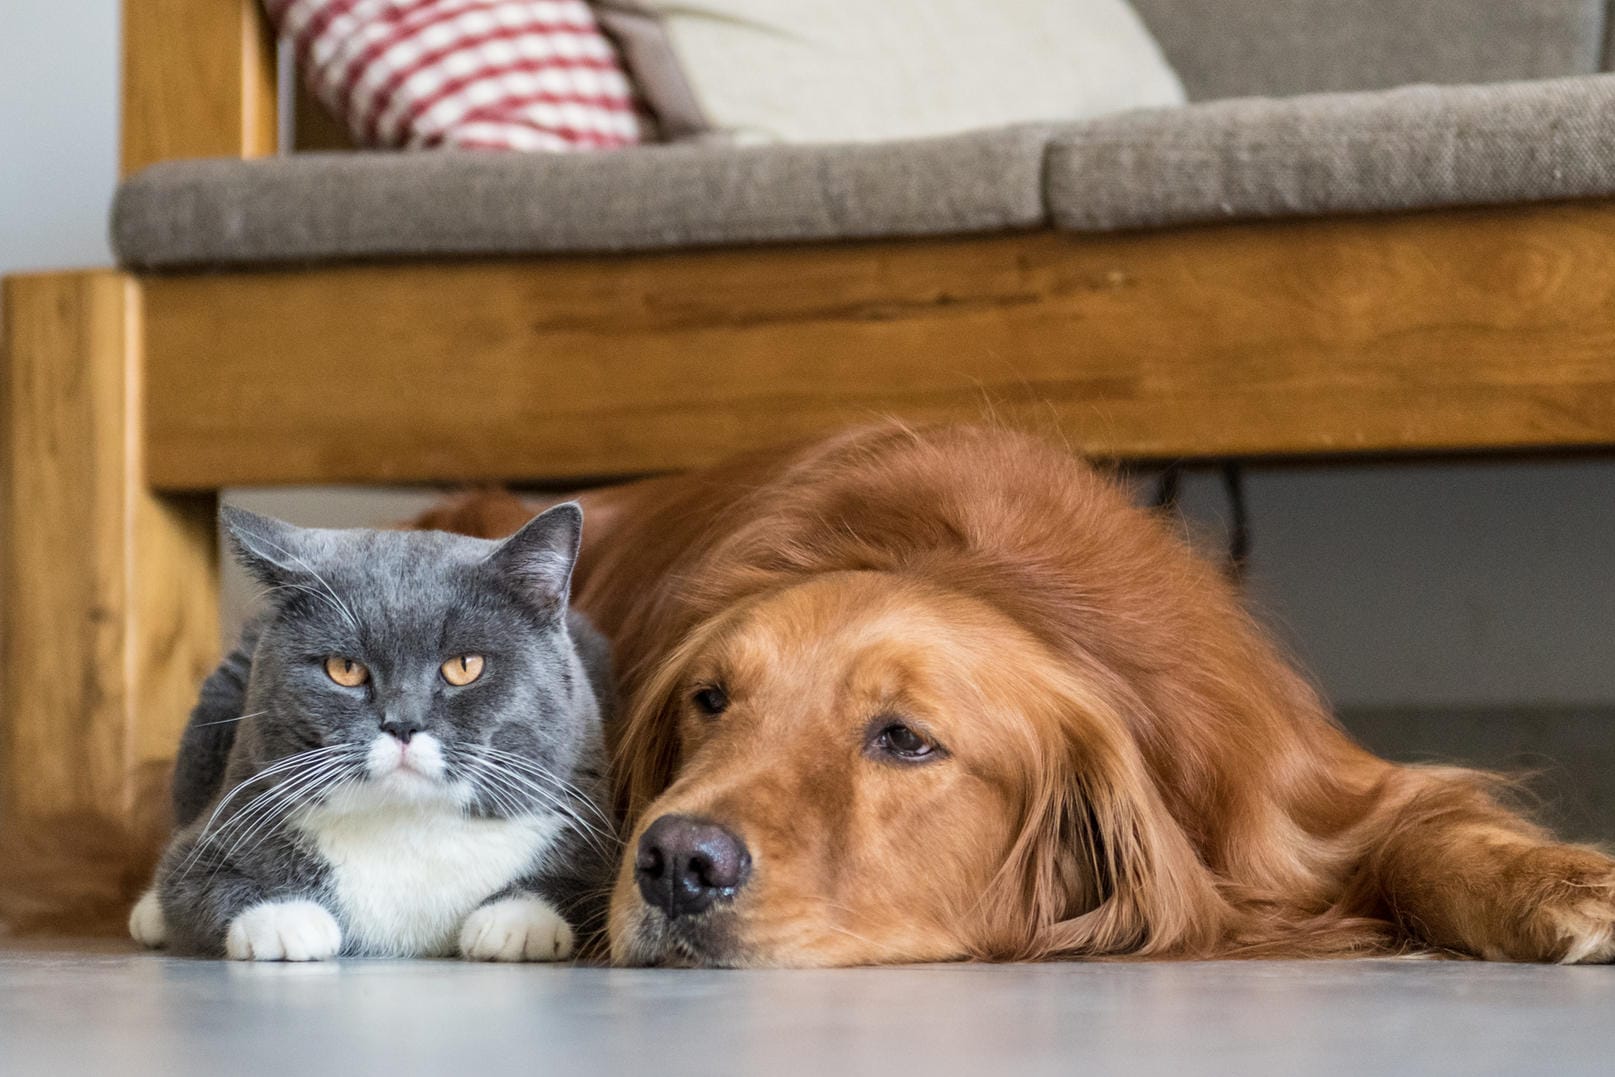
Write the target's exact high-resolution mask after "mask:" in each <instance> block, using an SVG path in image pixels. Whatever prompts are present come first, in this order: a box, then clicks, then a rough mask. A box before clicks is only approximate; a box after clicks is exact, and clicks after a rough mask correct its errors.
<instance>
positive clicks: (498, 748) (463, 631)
mask: <svg viewBox="0 0 1615 1077" xmlns="http://www.w3.org/2000/svg"><path fill="white" fill-rule="evenodd" d="M221 521H222V524H223V526H224V529H225V532H226V534H227V535H228V536H229V538H230V541H231V544H232V546H233V547H234V549H235V552H236V556H237V558H238V559H239V560H240V561H241V563H242V564H243V565H244V566H245V567H246V568H247V569H248V570H249V571H250V572H251V573H252V574H253V575H254V576H255V577H257V579H258V580H259V581H261V582H262V583H263V584H264V585H265V586H266V587H267V588H268V589H269V591H268V598H269V602H268V609H267V610H266V611H265V613H264V614H263V615H262V616H260V617H259V618H258V619H256V620H255V621H254V622H253V623H251V624H250V625H248V627H247V629H246V631H245V632H244V633H243V637H242V640H241V644H240V646H239V647H238V648H237V649H236V651H235V652H234V653H233V654H231V655H230V656H229V658H227V659H226V660H225V661H224V662H223V663H222V664H221V665H220V666H219V668H218V669H217V670H216V671H215V672H214V673H213V675H212V676H211V677H209V678H208V680H207V683H206V684H205V685H203V688H202V694H201V700H200V702H199V703H198V704H197V706H196V709H195V710H194V711H193V712H192V714H191V720H190V724H189V726H188V727H187V728H186V730H185V735H184V737H183V739H182V741H181V745H180V751H179V758H178V762H177V764H176V773H175V780H174V810H175V826H176V830H175V834H174V837H173V839H172V840H171V842H170V844H169V847H168V849H167V851H166V852H165V853H164V855H163V858H162V861H161V863H160V864H159V866H158V869H157V880H156V883H155V885H154V886H153V887H152V890H151V891H150V892H148V893H147V894H146V896H145V897H144V898H142V899H141V901H140V903H139V904H138V905H137V906H136V907H135V910H134V912H133V914H132V915H131V917H130V923H129V930H130V933H131V934H132V935H133V936H134V937H135V939H136V940H137V941H139V942H141V943H144V944H146V945H149V946H162V945H166V946H169V947H171V948H172V949H174V950H176V951H178V952H183V953H191V954H205V955H215V956H216V955H221V954H222V955H227V956H229V957H232V958H240V959H251V960H271V961H272V960H287V961H306V960H319V959H322V958H328V957H333V956H336V955H338V954H363V955H378V956H379V955H395V956H426V955H448V954H454V953H459V954H461V955H463V956H465V957H468V958H475V959H484V960H499V961H524V960H525V961H545V960H555V959H560V958H565V957H567V956H568V955H569V954H570V953H571V952H572V950H573V946H574V937H575V936H574V932H575V930H577V931H588V930H593V929H597V928H598V926H599V920H600V919H601V918H602V913H603V906H604V901H605V896H604V895H605V892H606V890H607V888H608V886H609V880H610V877H611V872H612V868H613V865H614V862H615V849H614V848H612V847H611V843H612V841H613V840H614V839H613V838H612V836H611V831H612V827H611V825H610V823H609V821H608V818H607V815H606V808H605V805H606V790H605V776H604V749H603V746H602V729H601V726H602V721H603V720H604V717H605V716H604V714H603V711H604V710H605V709H606V707H607V705H608V703H609V701H610V699H611V693H612V688H611V685H610V677H609V670H608V665H609V658H608V654H609V648H608V647H607V645H606V643H605V641H604V640H603V639H602V638H601V637H600V636H599V635H598V634H597V633H596V632H595V631H594V630H593V629H592V628H591V627H589V625H588V624H587V622H585V621H584V620H583V618H582V617H581V616H580V615H578V614H575V613H570V612H569V611H568V610H567V595H568V587H569V584H570V581H571V575H572V566H573V562H574V560H575V559H576V556H577V550H578V542H579V538H580V536H581V531H582V522H583V514H582V511H581V510H580V509H579V508H578V506H577V505H575V504H566V505H559V506H557V507H555V508H552V509H550V510H549V511H548V512H545V513H544V514H543V515H541V516H539V517H537V518H536V519H534V520H533V521H531V522H530V523H528V524H527V526H526V527H524V528H522V530H521V531H519V532H517V533H516V534H515V535H513V536H511V537H510V538H508V539H506V540H504V541H503V542H490V541H485V540H482V539H473V538H467V537H464V536H459V535H450V534H445V533H442V532H422V531H416V532H407V531H328V530H310V529H305V528H299V527H293V526H292V525H290V524H286V523H282V522H281V521H278V520H272V519H269V518H267V517H263V516H257V515H254V514H252V513H249V512H244V511H242V510H239V509H225V510H224V511H223V512H222V513H221Z"/></svg>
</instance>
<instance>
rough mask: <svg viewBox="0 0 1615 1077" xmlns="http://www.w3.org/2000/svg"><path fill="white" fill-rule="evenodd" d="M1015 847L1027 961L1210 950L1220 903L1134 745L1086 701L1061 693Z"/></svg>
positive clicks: (1107, 711) (1222, 917)
mask: <svg viewBox="0 0 1615 1077" xmlns="http://www.w3.org/2000/svg"><path fill="white" fill-rule="evenodd" d="M1060 695H1061V696H1062V697H1063V698H1061V700H1060V710H1061V712H1062V713H1060V714H1059V715H1058V716H1057V717H1056V718H1055V720H1054V724H1055V729H1056V737H1057V739H1058V741H1059V742H1060V744H1059V746H1058V747H1057V748H1055V749H1054V750H1052V751H1045V752H1043V753H1042V755H1043V758H1042V759H1041V760H1040V763H1039V766H1038V770H1039V773H1038V774H1037V775H1035V776H1034V777H1033V779H1032V781H1033V793H1032V796H1031V798H1030V805H1031V806H1030V809H1029V816H1028V818H1027V820H1026V824H1025V829H1024V831H1023V834H1022V836H1021V841H1020V842H1019V843H1018V844H1017V847H1016V855H1015V861H1016V870H1018V871H1019V872H1020V873H1021V875H1022V878H1023V879H1024V880H1025V883H1024V888H1023V891H1022V894H1023V898H1024V900H1026V901H1027V902H1029V904H1030V906H1031V908H1030V910H1028V911H1030V913H1031V916H1030V917H1029V921H1030V925H1031V927H1032V930H1033V931H1034V932H1035V935H1034V936H1033V937H1032V938H1030V939H1029V940H1027V943H1026V949H1027V950H1028V951H1029V953H1028V955H1027V956H1032V957H1057V956H1082V955H1094V956H1098V955H1124V954H1132V955H1139V956H1145V955H1167V954H1171V955H1178V956H1187V955H1192V954H1194V953H1197V952H1201V951H1209V949H1210V947H1211V946H1212V944H1213V943H1214V942H1215V940H1216V939H1217V938H1218V937H1219V936H1220V934H1221V932H1222V930H1223V927H1224V925H1225V924H1226V922H1227V912H1228V905H1227V903H1226V901H1225V900H1224V898H1223V897H1222V895H1221V894H1219V893H1218V891H1217V889H1216V886H1215V885H1214V883H1213V880H1212V876H1211V873H1210V871H1209V870H1208V869H1207V868H1206V867H1205V865H1204V864H1203V863H1202V862H1201V860H1200V858H1199V857H1198V856H1197V855H1196V854H1195V851H1194V848H1193V846H1192V845H1191V844H1190V842H1189V839H1188V837H1187V836H1186V835H1185V834H1184V832H1183V830H1182V828H1181V827H1179V826H1178V824H1177V822H1176V820H1174V819H1173V818H1172V816H1171V813H1170V812H1169V811H1168V810H1167V808H1166V805H1165V803H1164V802H1163V801H1162V800H1161V797H1160V794H1159V792H1158V791H1157V790H1156V788H1155V784H1154V782H1153V780H1152V779H1151V777H1150V774H1149V772H1148V769H1147V768H1146V767H1145V765H1144V760H1143V758H1142V756H1141V754H1140V753H1139V750H1138V746H1137V745H1136V744H1135V743H1134V742H1133V739H1132V735H1131V733H1130V732H1129V731H1128V729H1127V727H1126V726H1125V725H1124V724H1123V723H1122V721H1121V720H1120V717H1119V716H1118V715H1117V714H1116V712H1115V711H1114V709H1112V708H1110V707H1108V706H1106V705H1105V704H1104V703H1103V702H1102V701H1101V700H1099V699H1097V698H1096V697H1095V696H1094V695H1093V694H1091V693H1086V692H1083V691H1081V690H1080V689H1075V688H1068V690H1066V691H1064V692H1062V693H1060Z"/></svg>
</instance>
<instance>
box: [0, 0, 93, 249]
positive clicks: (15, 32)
mask: <svg viewBox="0 0 1615 1077" xmlns="http://www.w3.org/2000/svg"><path fill="white" fill-rule="evenodd" d="M3 10H4V16H3V21H0V273H13V272H16V271H19V270H27V269H60V268H69V267H85V266H95V265H106V264H107V263H108V261H109V260H110V258H111V255H110V254H109V253H108V250H107V238H106V209H107V205H108V204H109V202H110V200H111V198H112V190H113V184H114V182H115V181H116V177H117V172H118V154H117V146H118V0H6V2H5V4H4V9H3Z"/></svg>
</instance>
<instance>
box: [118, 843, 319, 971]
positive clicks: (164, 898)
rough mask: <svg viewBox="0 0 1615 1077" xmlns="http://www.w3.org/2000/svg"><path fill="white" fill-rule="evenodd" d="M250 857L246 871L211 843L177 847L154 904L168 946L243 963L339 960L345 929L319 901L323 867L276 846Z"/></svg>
mask: <svg viewBox="0 0 1615 1077" xmlns="http://www.w3.org/2000/svg"><path fill="white" fill-rule="evenodd" d="M251 852H252V854H253V855H252V856H251V857H249V858H248V862H246V863H243V862H242V861H241V860H239V859H237V858H235V857H232V856H231V855H230V854H229V853H227V852H221V851H220V850H218V849H216V848H214V847H212V846H211V845H210V843H208V842H207V841H206V840H205V839H202V840H201V842H200V848H198V840H197V839H196V837H195V836H194V835H185V836H183V837H182V838H181V839H180V840H178V841H176V842H175V843H174V845H173V847H171V848H170V849H169V851H168V854H167V855H166V856H164V858H163V864H162V865H161V867H160V868H159V869H158V875H159V878H160V879H161V883H160V885H159V887H158V896H159V901H158V902H156V903H154V904H156V905H157V909H156V911H157V913H158V915H159V916H160V917H161V920H162V923H163V926H164V934H165V935H166V937H167V939H168V941H169V943H170V945H172V946H173V947H174V949H175V950H177V951H179V952H181V953H194V954H205V955H209V956H224V957H229V958H233V959H235V960H237V961H323V960H326V959H328V958H332V957H336V956H337V955H338V954H339V953H341V952H342V942H343V939H342V928H341V925H339V924H338V923H337V920H336V917H335V916H333V915H332V914H331V912H330V910H328V909H327V908H326V907H325V906H324V905H322V904H321V903H320V902H319V901H318V900H316V895H318V894H319V893H320V892H321V890H322V887H321V885H320V881H319V875H318V868H317V865H315V864H314V863H313V862H312V861H311V860H309V859H308V858H307V857H306V856H304V855H302V854H301V853H300V851H298V850H297V849H296V848H295V846H292V845H290V844H288V843H282V842H279V841H276V840H274V839H271V840H269V841H266V842H263V843H261V844H254V845H253V846H252V847H251ZM144 904H145V902H142V905H144ZM138 911H139V910H138V908H137V912H138ZM135 927H136V925H135V921H134V919H133V918H131V921H130V928H131V931H132V932H133V931H134V930H135ZM136 937H137V938H138V937H139V936H138V935H137V936H136Z"/></svg>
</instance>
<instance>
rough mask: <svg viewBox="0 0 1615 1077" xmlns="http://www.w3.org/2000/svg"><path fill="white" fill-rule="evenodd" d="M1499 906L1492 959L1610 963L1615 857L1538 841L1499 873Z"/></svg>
mask: <svg viewBox="0 0 1615 1077" xmlns="http://www.w3.org/2000/svg"><path fill="white" fill-rule="evenodd" d="M1502 878H1503V885H1504V890H1503V893H1504V895H1506V898H1505V900H1504V902H1503V903H1502V906H1501V907H1502V909H1503V910H1505V911H1506V910H1514V911H1513V912H1512V913H1511V914H1510V915H1505V916H1499V917H1497V918H1496V921H1497V927H1496V928H1495V929H1494V930H1493V941H1492V944H1491V945H1490V946H1483V947H1480V948H1478V949H1479V952H1480V954H1481V956H1483V957H1486V958H1489V959H1492V960H1508V961H1552V962H1557V963H1559V964H1562V965H1590V964H1607V963H1609V962H1611V961H1615V861H1612V860H1610V859H1609V858H1608V857H1606V856H1604V855H1603V854H1602V853H1599V852H1595V851H1594V850H1592V849H1587V848H1582V847H1579V846H1574V845H1543V846H1539V847H1537V848H1534V849H1530V850H1528V851H1526V852H1525V853H1523V854H1521V855H1520V856H1518V857H1517V858H1516V859H1515V860H1514V861H1513V862H1512V863H1511V864H1510V865H1509V870H1508V871H1506V872H1505V873H1504V874H1503V877H1502Z"/></svg>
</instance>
